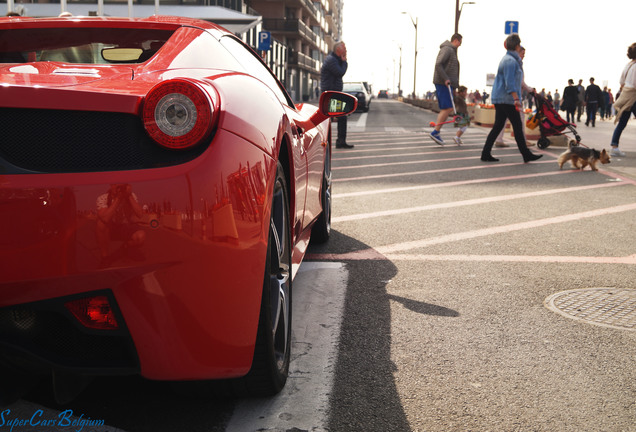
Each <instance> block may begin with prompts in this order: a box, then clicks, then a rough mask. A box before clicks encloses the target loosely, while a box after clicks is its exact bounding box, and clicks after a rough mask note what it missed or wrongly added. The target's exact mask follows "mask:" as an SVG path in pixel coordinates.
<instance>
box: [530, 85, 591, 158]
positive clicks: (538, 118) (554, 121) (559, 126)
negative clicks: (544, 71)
mask: <svg viewBox="0 0 636 432" xmlns="http://www.w3.org/2000/svg"><path fill="white" fill-rule="evenodd" d="M534 100H535V103H536V104H537V111H536V112H535V113H534V114H533V115H532V116H531V117H530V118H529V119H528V121H527V122H526V125H527V126H528V127H529V128H531V129H534V128H535V127H536V126H537V125H538V126H539V131H540V132H541V138H539V140H538V141H537V147H539V148H540V149H545V148H548V146H549V145H550V140H549V139H548V138H547V137H549V136H553V135H565V134H564V133H563V131H564V130H565V129H569V131H570V132H572V133H573V134H574V138H575V140H576V142H574V141H572V142H571V145H579V143H580V142H581V137H580V136H579V134H578V133H577V132H576V129H575V126H576V125H575V124H573V123H568V122H567V121H565V120H563V118H562V117H561V116H560V115H559V113H558V112H557V111H556V110H555V109H554V107H552V104H551V103H550V102H549V101H548V100H547V99H546V98H544V97H543V96H541V95H540V94H538V93H535V94H534ZM533 126H534V127H533Z"/></svg>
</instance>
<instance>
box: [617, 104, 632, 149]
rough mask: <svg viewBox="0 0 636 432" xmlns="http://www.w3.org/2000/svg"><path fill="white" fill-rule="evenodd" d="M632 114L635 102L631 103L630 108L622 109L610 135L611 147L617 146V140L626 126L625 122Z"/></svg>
mask: <svg viewBox="0 0 636 432" xmlns="http://www.w3.org/2000/svg"><path fill="white" fill-rule="evenodd" d="M632 114H634V115H636V103H635V104H634V105H632V108H631V109H629V110H625V111H623V114H622V115H621V118H620V119H619V120H618V124H617V125H616V129H614V135H612V147H618V141H619V140H620V139H621V134H622V133H623V129H625V126H627V122H628V121H629V118H630V117H631V116H632Z"/></svg>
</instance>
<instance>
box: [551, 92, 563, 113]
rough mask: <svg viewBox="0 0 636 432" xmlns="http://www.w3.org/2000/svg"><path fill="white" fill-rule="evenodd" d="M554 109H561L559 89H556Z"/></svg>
mask: <svg viewBox="0 0 636 432" xmlns="http://www.w3.org/2000/svg"><path fill="white" fill-rule="evenodd" d="M553 104H554V109H555V110H556V111H557V112H559V110H560V109H561V94H559V89H555V90H554V101H553Z"/></svg>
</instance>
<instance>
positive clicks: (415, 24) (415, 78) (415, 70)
mask: <svg viewBox="0 0 636 432" xmlns="http://www.w3.org/2000/svg"><path fill="white" fill-rule="evenodd" d="M402 13H403V14H406V15H408V16H409V18H411V23H413V27H415V55H414V56H413V99H416V96H415V95H416V93H415V83H416V80H417V21H418V17H415V19H413V17H412V16H411V14H410V13H408V12H402Z"/></svg>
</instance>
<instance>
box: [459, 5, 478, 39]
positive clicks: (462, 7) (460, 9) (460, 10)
mask: <svg viewBox="0 0 636 432" xmlns="http://www.w3.org/2000/svg"><path fill="white" fill-rule="evenodd" d="M465 4H475V2H472V1H471V2H462V5H461V7H460V6H459V0H455V33H459V17H460V16H461V14H462V9H464V5H465Z"/></svg>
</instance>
